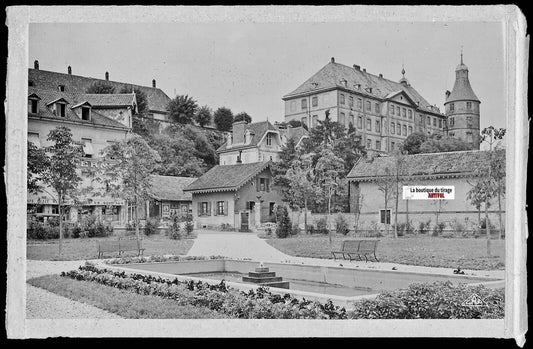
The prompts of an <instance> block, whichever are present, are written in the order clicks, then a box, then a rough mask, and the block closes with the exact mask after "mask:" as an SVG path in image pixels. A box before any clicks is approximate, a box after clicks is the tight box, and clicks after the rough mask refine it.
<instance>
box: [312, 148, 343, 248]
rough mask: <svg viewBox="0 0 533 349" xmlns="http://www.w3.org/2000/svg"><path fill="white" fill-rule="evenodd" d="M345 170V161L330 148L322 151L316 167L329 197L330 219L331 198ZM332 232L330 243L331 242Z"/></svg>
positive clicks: (329, 213)
mask: <svg viewBox="0 0 533 349" xmlns="http://www.w3.org/2000/svg"><path fill="white" fill-rule="evenodd" d="M343 171H344V161H343V160H342V159H341V158H340V157H338V156H336V155H335V154H334V153H333V151H332V150H331V149H330V148H325V149H324V150H323V151H322V152H320V157H319V159H318V161H317V164H316V167H315V175H316V177H317V181H318V184H319V185H320V187H321V189H322V192H323V193H324V194H325V195H326V197H327V199H328V221H329V220H330V215H331V198H332V196H333V193H334V190H335V189H336V188H337V186H338V185H339V183H338V179H339V177H340V176H341V174H342V173H343ZM331 242H332V241H331V234H330V235H329V243H330V244H331Z"/></svg>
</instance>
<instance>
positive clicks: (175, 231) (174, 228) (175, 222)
mask: <svg viewBox="0 0 533 349" xmlns="http://www.w3.org/2000/svg"><path fill="white" fill-rule="evenodd" d="M170 219H171V221H172V224H171V225H170V229H169V230H168V234H169V236H170V238H171V239H173V240H179V239H181V233H180V222H179V217H178V215H177V214H175V213H174V214H172V217H171V218H170Z"/></svg>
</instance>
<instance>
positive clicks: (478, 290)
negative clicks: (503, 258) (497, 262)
mask: <svg viewBox="0 0 533 349" xmlns="http://www.w3.org/2000/svg"><path fill="white" fill-rule="evenodd" d="M473 294H475V295H477V296H479V297H480V298H481V299H483V300H484V302H485V304H486V306H479V307H469V306H465V305H463V302H465V301H466V300H467V299H468V298H469V297H470V296H471V295H473ZM504 298H505V297H504V289H489V288H485V287H484V286H482V285H480V286H468V285H466V284H460V285H453V284H452V283H451V282H450V281H446V282H435V283H424V284H411V285H409V287H408V288H407V289H402V290H396V291H391V292H385V293H382V294H380V295H378V296H377V297H376V298H375V299H372V300H368V299H367V300H362V301H359V302H355V304H354V305H355V308H354V312H353V313H352V314H351V315H352V317H353V318H356V319H502V318H503V317H504Z"/></svg>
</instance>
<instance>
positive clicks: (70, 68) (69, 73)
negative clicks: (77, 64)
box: [67, 65, 72, 75]
mask: <svg viewBox="0 0 533 349" xmlns="http://www.w3.org/2000/svg"><path fill="white" fill-rule="evenodd" d="M67 73H68V75H72V67H71V66H70V65H69V66H68V68H67Z"/></svg>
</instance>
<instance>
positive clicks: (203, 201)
mask: <svg viewBox="0 0 533 349" xmlns="http://www.w3.org/2000/svg"><path fill="white" fill-rule="evenodd" d="M271 166H272V162H271V161H268V162H255V163H247V164H235V165H218V166H215V167H213V168H212V169H211V170H209V171H208V172H207V173H205V174H204V175H203V176H201V177H200V178H198V179H197V180H196V181H194V182H193V183H191V184H190V185H189V186H188V187H186V188H185V189H184V192H185V193H191V194H192V213H193V217H194V220H195V221H196V224H197V226H198V227H200V228H201V227H204V228H221V227H224V228H232V229H235V230H239V231H249V230H254V229H256V228H258V227H259V226H260V225H261V224H262V223H266V222H269V221H272V220H273V213H274V205H275V204H280V203H281V196H280V194H279V193H278V192H277V191H276V189H275V188H274V187H273V179H272V172H271Z"/></svg>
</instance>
